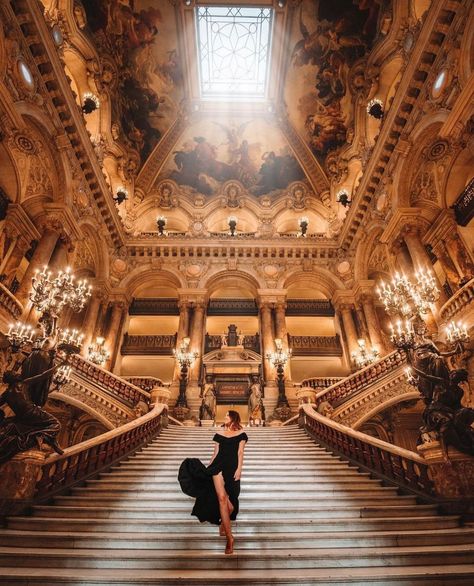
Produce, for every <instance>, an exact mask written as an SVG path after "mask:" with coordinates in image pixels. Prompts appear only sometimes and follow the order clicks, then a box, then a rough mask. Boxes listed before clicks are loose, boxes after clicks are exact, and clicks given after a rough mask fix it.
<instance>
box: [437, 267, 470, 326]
mask: <svg viewBox="0 0 474 586" xmlns="http://www.w3.org/2000/svg"><path fill="white" fill-rule="evenodd" d="M473 301H474V278H472V279H471V280H470V281H468V282H467V283H466V284H465V285H464V286H463V287H461V289H459V290H458V291H456V293H454V295H453V296H452V297H450V298H449V299H448V300H447V301H446V303H445V304H444V305H443V307H442V308H441V309H440V311H439V315H440V317H441V319H442V320H443V321H447V320H450V319H454V318H455V316H456V314H457V313H458V312H460V311H462V310H463V309H464V308H467V307H470V305H472V302H473Z"/></svg>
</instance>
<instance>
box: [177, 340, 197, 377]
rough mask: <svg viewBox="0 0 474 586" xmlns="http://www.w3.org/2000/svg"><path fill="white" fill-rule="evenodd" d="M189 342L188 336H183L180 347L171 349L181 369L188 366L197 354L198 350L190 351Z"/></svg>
mask: <svg viewBox="0 0 474 586" xmlns="http://www.w3.org/2000/svg"><path fill="white" fill-rule="evenodd" d="M190 342H191V340H190V339H189V338H183V341H182V342H181V345H180V347H179V348H177V349H175V350H173V354H174V356H175V358H176V360H177V361H178V364H179V366H180V367H181V369H182V370H183V369H187V368H189V367H190V366H191V365H192V364H193V362H194V361H195V360H196V358H197V357H198V356H199V352H190V350H189V344H190Z"/></svg>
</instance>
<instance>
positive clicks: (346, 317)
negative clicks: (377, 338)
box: [338, 303, 359, 359]
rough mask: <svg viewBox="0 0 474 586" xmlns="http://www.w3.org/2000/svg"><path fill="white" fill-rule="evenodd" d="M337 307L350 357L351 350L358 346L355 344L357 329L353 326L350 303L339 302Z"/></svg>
mask: <svg viewBox="0 0 474 586" xmlns="http://www.w3.org/2000/svg"><path fill="white" fill-rule="evenodd" d="M338 309H339V311H340V314H341V318H342V325H343V327H344V333H345V335H346V339H347V345H348V346H349V348H348V350H349V359H350V357H351V354H352V352H354V351H355V350H357V348H358V347H359V346H358V344H357V340H358V336H357V330H356V327H355V323H354V318H353V317H352V305H349V304H346V303H344V304H341V305H340V306H339V308H338Z"/></svg>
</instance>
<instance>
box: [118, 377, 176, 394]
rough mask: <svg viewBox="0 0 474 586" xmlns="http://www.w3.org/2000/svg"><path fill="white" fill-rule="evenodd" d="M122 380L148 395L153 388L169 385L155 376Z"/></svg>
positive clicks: (124, 378)
mask: <svg viewBox="0 0 474 586" xmlns="http://www.w3.org/2000/svg"><path fill="white" fill-rule="evenodd" d="M122 378H123V380H125V381H127V382H128V383H130V384H131V385H134V386H135V387H138V388H139V389H142V391H145V392H147V393H149V392H150V391H151V390H152V389H154V388H155V387H169V386H170V383H165V382H163V381H162V380H161V379H160V378H157V377H156V376H124V377H122Z"/></svg>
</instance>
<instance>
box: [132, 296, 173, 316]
mask: <svg viewBox="0 0 474 586" xmlns="http://www.w3.org/2000/svg"><path fill="white" fill-rule="evenodd" d="M128 313H129V314H130V315H179V309H178V300H177V299H173V298H157V299H155V298H145V299H134V300H133V301H132V303H131V305H130V309H129V310H128Z"/></svg>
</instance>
